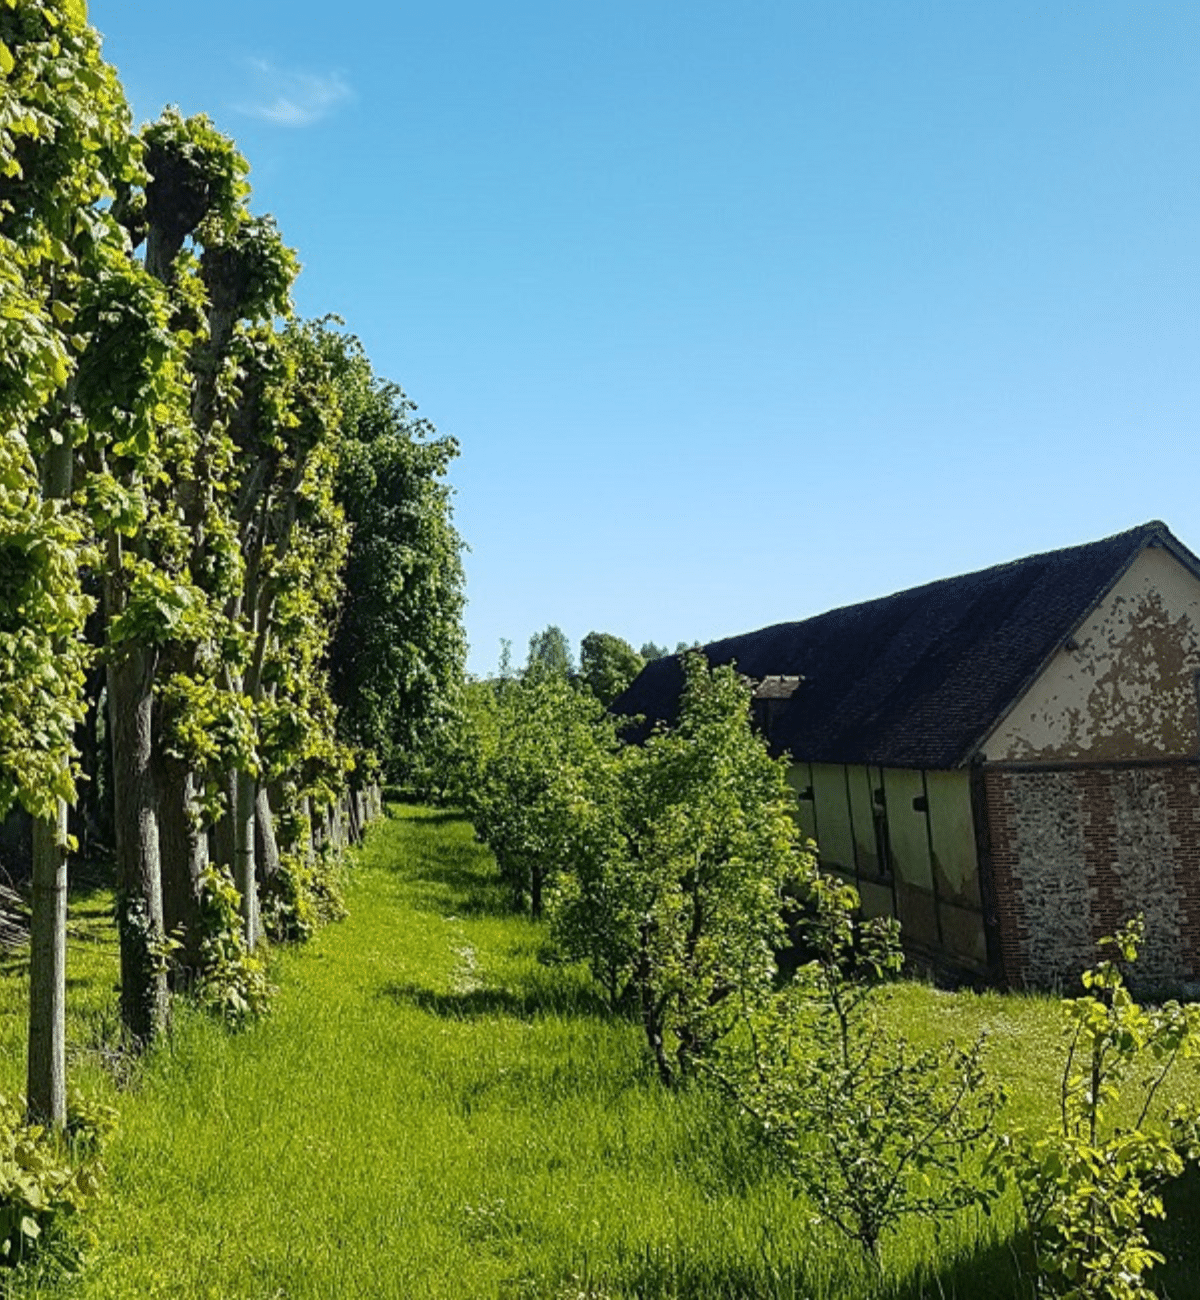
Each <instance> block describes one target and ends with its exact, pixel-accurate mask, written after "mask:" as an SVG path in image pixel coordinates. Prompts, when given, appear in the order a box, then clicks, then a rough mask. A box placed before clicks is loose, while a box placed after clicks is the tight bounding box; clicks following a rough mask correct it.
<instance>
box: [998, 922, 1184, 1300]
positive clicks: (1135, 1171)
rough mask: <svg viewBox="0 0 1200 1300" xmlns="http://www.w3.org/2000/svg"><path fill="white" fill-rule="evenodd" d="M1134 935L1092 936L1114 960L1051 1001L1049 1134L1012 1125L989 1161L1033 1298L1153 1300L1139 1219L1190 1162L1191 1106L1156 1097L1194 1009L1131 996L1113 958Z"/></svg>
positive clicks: (1135, 943) (1150, 1253)
mask: <svg viewBox="0 0 1200 1300" xmlns="http://www.w3.org/2000/svg"><path fill="white" fill-rule="evenodd" d="M1144 929H1145V927H1144V924H1143V922H1142V920H1141V918H1138V919H1136V920H1133V921H1131V922H1129V923H1128V924H1127V925H1126V926H1124V927H1123V928H1122V929H1121V930H1119V931H1118V932H1117V934H1116V935H1115V936H1114V937H1112V938H1106V939H1103V940H1101V944H1102V945H1104V946H1107V947H1112V948H1115V949H1116V956H1115V957H1114V959H1112V960H1107V961H1101V962H1099V963H1098V964H1097V965H1096V966H1095V967H1093V968H1092V969H1090V970H1087V971H1085V972H1084V974H1083V986H1084V989H1085V993H1084V995H1083V996H1082V997H1078V998H1068V999H1066V1000H1065V1001H1064V1003H1063V1006H1064V1010H1065V1011H1066V1017H1067V1026H1066V1032H1067V1033H1068V1034H1069V1036H1070V1048H1069V1050H1068V1052H1067V1059H1066V1064H1065V1065H1064V1067H1063V1073H1062V1081H1061V1091H1060V1094H1059V1099H1058V1101H1059V1104H1058V1123H1057V1126H1056V1128H1057V1131H1052V1132H1050V1133H1048V1134H1046V1135H1045V1136H1033V1135H1031V1134H1029V1133H1027V1132H1024V1131H1022V1130H1018V1131H1016V1132H1015V1133H1013V1134H1012V1135H1011V1136H1008V1137H1006V1138H1005V1139H1003V1141H1001V1142H1000V1143H999V1144H998V1145H997V1147H996V1150H995V1152H994V1155H993V1166H994V1168H995V1169H996V1171H997V1173H998V1174H1000V1175H1002V1176H1003V1175H1007V1176H1008V1177H1010V1178H1012V1179H1013V1180H1015V1182H1016V1184H1017V1187H1018V1189H1019V1190H1020V1194H1021V1201H1022V1205H1023V1207H1024V1212H1025V1219H1026V1223H1027V1226H1028V1229H1029V1234H1030V1239H1031V1243H1032V1249H1033V1255H1034V1267H1035V1270H1036V1272H1037V1275H1038V1277H1039V1280H1040V1284H1041V1288H1042V1290H1043V1293H1045V1294H1051V1295H1059V1296H1066V1297H1069V1298H1070V1300H1092V1298H1093V1297H1094V1298H1096V1300H1136V1297H1140V1296H1149V1295H1152V1294H1154V1292H1153V1290H1152V1288H1151V1286H1150V1284H1149V1282H1148V1281H1147V1280H1146V1277H1145V1274H1146V1273H1147V1272H1148V1271H1149V1270H1150V1268H1151V1267H1152V1266H1153V1265H1154V1264H1156V1263H1162V1262H1163V1257H1162V1255H1161V1254H1159V1253H1158V1252H1157V1251H1155V1250H1152V1249H1151V1246H1150V1241H1149V1238H1148V1236H1147V1234H1146V1221H1147V1220H1148V1219H1151V1218H1162V1217H1163V1213H1164V1210H1163V1201H1162V1197H1161V1196H1160V1195H1159V1191H1160V1189H1161V1188H1162V1186H1163V1184H1164V1183H1166V1182H1167V1181H1169V1180H1170V1179H1172V1178H1175V1177H1177V1176H1178V1175H1179V1174H1180V1173H1181V1172H1182V1170H1183V1167H1184V1160H1185V1158H1189V1159H1195V1158H1196V1157H1197V1156H1198V1155H1200V1109H1198V1108H1197V1107H1195V1106H1191V1107H1186V1108H1178V1107H1175V1108H1172V1107H1169V1106H1167V1105H1165V1104H1164V1103H1163V1102H1162V1100H1161V1089H1162V1086H1163V1084H1164V1083H1165V1081H1166V1079H1167V1077H1168V1075H1169V1074H1170V1073H1171V1071H1172V1070H1173V1068H1174V1067H1175V1065H1176V1063H1177V1062H1179V1061H1180V1060H1183V1059H1188V1058H1194V1057H1195V1056H1196V1054H1197V1045H1198V1043H1200V1032H1198V1031H1200V1007H1198V1006H1196V1005H1195V1004H1189V1005H1186V1006H1181V1005H1180V1004H1179V1003H1177V1002H1167V1003H1164V1004H1163V1005H1162V1006H1160V1007H1142V1006H1139V1005H1138V1004H1137V1002H1135V1001H1134V999H1133V997H1132V996H1131V994H1130V992H1129V990H1128V988H1127V987H1126V983H1125V977H1124V974H1123V973H1122V970H1121V963H1126V964H1128V963H1132V962H1133V961H1135V960H1136V958H1137V951H1138V947H1139V946H1140V944H1141V941H1142V937H1143V934H1144ZM1130 1120H1132V1122H1129V1121H1130Z"/></svg>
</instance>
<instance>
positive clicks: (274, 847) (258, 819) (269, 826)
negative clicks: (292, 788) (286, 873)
mask: <svg viewBox="0 0 1200 1300" xmlns="http://www.w3.org/2000/svg"><path fill="white" fill-rule="evenodd" d="M254 833H255V837H256V838H255V843H254V849H255V856H256V858H257V860H258V878H259V880H261V881H264V882H265V881H268V880H270V879H271V877H272V876H273V875H275V873H276V872H277V871H278V870H279V841H278V840H277V839H276V837H275V812H274V810H273V809H272V807H271V799H270V792H269V791H268V789H267V787H266V786H265V785H260V786H259V787H258V795H257V798H256V800H255V817H254Z"/></svg>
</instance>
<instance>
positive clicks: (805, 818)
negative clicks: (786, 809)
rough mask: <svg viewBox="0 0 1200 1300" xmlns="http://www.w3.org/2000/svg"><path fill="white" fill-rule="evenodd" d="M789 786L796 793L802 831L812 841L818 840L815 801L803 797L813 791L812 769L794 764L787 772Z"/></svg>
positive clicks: (806, 765)
mask: <svg viewBox="0 0 1200 1300" xmlns="http://www.w3.org/2000/svg"><path fill="white" fill-rule="evenodd" d="M787 781H788V785H790V786H791V787H792V789H793V790H795V792H796V817H797V819H798V820H799V822H800V829H801V830H802V831H803V832H804V834H805V835H806V836H807V837H808V838H809V839H810V840H815V839H816V838H817V827H816V823H815V821H814V818H813V801H812V799H805V798H803V797H802V796H803V795H804V792H805V791H806V790H811V789H812V767H811V766H810V765H809V764H808V763H793V764H792V765H791V766H790V767H789V768H788V770H787Z"/></svg>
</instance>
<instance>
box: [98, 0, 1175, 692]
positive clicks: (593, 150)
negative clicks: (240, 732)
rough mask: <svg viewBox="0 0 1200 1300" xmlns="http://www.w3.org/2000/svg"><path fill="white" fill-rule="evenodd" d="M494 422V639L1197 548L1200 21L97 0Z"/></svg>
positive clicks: (441, 392)
mask: <svg viewBox="0 0 1200 1300" xmlns="http://www.w3.org/2000/svg"><path fill="white" fill-rule="evenodd" d="M91 17H92V21H93V23H94V24H95V25H96V26H97V27H98V28H99V29H100V31H101V32H102V33H104V35H105V37H106V41H105V52H106V54H107V56H108V57H109V59H110V60H111V61H112V62H114V63H115V64H116V65H117V67H118V69H119V70H120V72H121V74H122V77H123V79H124V82H125V85H126V89H127V91H128V93H129V94H130V96H131V99H132V101H133V104H134V109H135V112H136V113H137V115H138V116H139V118H148V117H152V116H154V115H156V114H157V112H158V111H159V110H160V109H161V107H162V106H163V105H164V104H166V103H176V104H179V105H180V107H181V108H182V109H183V110H184V111H185V112H189V113H191V112H201V111H203V112H207V113H208V114H209V115H210V116H211V117H213V118H214V120H215V121H216V122H217V124H218V125H219V126H220V127H221V128H222V129H223V130H225V131H227V132H228V133H229V134H231V135H233V136H234V137H235V139H236V140H237V141H238V143H239V145H240V146H241V148H242V150H243V152H244V153H245V154H246V155H247V156H248V158H249V159H250V162H251V166H252V174H251V180H252V182H253V184H254V187H255V196H254V206H255V208H256V209H257V210H259V211H269V212H273V213H274V214H275V215H276V217H277V218H278V220H279V223H280V226H281V228H282V230H283V232H284V235H285V237H286V238H287V239H288V241H289V242H290V243H292V244H293V245H294V246H295V247H296V248H297V249H298V250H299V253H300V256H301V260H302V261H303V263H304V267H305V269H304V272H303V275H302V277H301V280H300V284H299V286H298V292H297V303H298V306H299V308H300V310H301V311H302V312H303V313H304V314H306V315H320V314H323V313H325V312H329V311H333V312H337V313H339V314H341V315H342V316H344V317H345V318H346V321H347V324H348V326H349V327H350V328H351V329H353V330H354V331H355V332H356V333H358V334H359V335H360V337H361V338H362V339H363V341H364V343H365V345H366V347H367V350H368V352H369V354H370V356H371V358H372V361H373V362H374V365H375V367H376V369H377V371H378V372H379V373H381V374H383V375H386V376H388V377H389V378H392V379H395V380H396V381H397V382H399V383H400V384H401V385H402V386H403V387H404V388H405V390H406V391H407V392H408V393H409V395H410V396H411V397H412V398H413V399H414V400H415V401H416V402H417V403H418V405H419V407H420V410H421V413H422V414H423V415H425V416H427V417H428V418H430V419H431V420H433V421H434V423H435V424H436V425H437V426H438V428H439V429H440V430H441V431H442V432H445V433H450V434H453V435H454V436H455V437H456V438H457V439H458V440H459V441H460V443H461V446H462V455H461V458H460V460H459V461H458V462H457V465H456V468H455V471H454V474H453V478H454V482H455V485H456V487H457V493H458V495H457V506H456V509H457V523H458V526H459V528H460V530H461V532H462V533H463V535H464V537H465V538H466V540H467V542H468V544H469V546H470V548H471V550H470V554H469V555H468V556H467V578H468V591H467V594H468V599H469V605H468V609H467V629H468V635H469V637H470V641H471V646H472V653H471V666H472V668H473V669H475V670H476V671H479V672H484V671H487V670H489V669H490V668H492V667H493V666H494V665H495V663H496V660H497V657H498V650H499V640H500V638H501V637H508V638H511V639H512V640H513V642H514V645H515V649H516V652H517V655H518V657H520V656H521V654H522V653H523V649H524V646H525V644H526V642H527V640H528V638H529V636H530V634H531V633H533V632H534V631H536V630H538V629H540V628H542V627H545V626H546V625H547V624H549V623H557V624H559V625H560V626H561V627H562V628H563V629H564V630H565V631H566V632H567V634H568V635H569V636H570V637H571V638H572V639H573V640H574V641H575V642H578V640H579V638H580V637H582V636H583V635H584V634H585V633H586V632H589V631H591V630H600V631H608V632H615V633H617V634H619V635H621V636H624V637H626V638H627V639H629V640H630V641H632V642H633V643H634V644H635V645H639V644H641V642H643V641H646V640H655V641H658V642H666V643H668V644H670V645H671V646H673V645H674V644H675V642H676V641H679V640H688V641H691V640H701V641H706V640H710V639H712V638H714V637H718V636H722V635H727V634H731V633H735V632H740V631H746V630H749V629H751V628H754V627H758V626H761V625H764V624H767V623H772V622H778V621H781V620H785V619H792V618H800V617H804V616H805V615H807V614H811V613H817V612H819V611H821V610H823V609H827V608H831V607H833V606H835V605H840V604H847V603H850V602H853V601H857V600H862V599H866V598H868V597H871V596H876V595H882V594H885V593H887V592H889V591H893V590H897V589H900V588H902V587H906V586H911V585H914V584H916V583H919V582H923V581H927V580H930V579H933V578H937V577H943V576H946V575H948V574H952V573H958V572H963V571H966V570H968V569H972V568H978V567H982V566H984V565H987V564H992V563H996V562H999V561H1002V560H1007V559H1012V558H1015V557H1017V556H1019V555H1023V554H1028V553H1029V552H1031V551H1035V550H1043V549H1049V548H1052V547H1056V546H1061V545H1069V544H1071V543H1074V542H1080V541H1085V540H1090V539H1092V538H1095V537H1100V536H1104V535H1106V534H1108V533H1111V532H1115V531H1118V530H1120V529H1123V528H1126V527H1130V526H1132V525H1133V524H1136V523H1140V522H1143V521H1145V520H1147V519H1151V518H1162V519H1165V520H1166V521H1167V522H1168V523H1169V524H1170V525H1171V526H1172V528H1173V529H1174V530H1175V532H1176V533H1177V534H1178V535H1179V536H1180V537H1181V538H1182V540H1183V541H1185V542H1187V543H1189V544H1190V545H1191V546H1192V547H1193V549H1200V508H1198V506H1197V490H1198V484H1200V473H1198V471H1200V5H1197V4H1195V2H1194V0H1179V2H1173V3H1168V2H1162V0H1127V2H1126V3H1107V2H1106V0H1089V3H1087V4H1067V3H1059V4H1046V3H1044V0H1038V3H1025V2H1023V0H972V3H969V4H966V3H963V2H962V0H929V2H926V0H908V2H906V3H904V4H897V3H895V0H870V2H857V3H856V2H855V0H836V2H835V0H824V2H822V3H817V2H815V0H790V2H788V3H783V2H775V0H742V3H740V4H738V5H736V6H734V5H732V4H729V3H728V2H727V0H726V2H725V3H721V4H716V3H711V2H710V0H688V2H687V3H684V2H683V0H640V3H630V2H629V0H607V2H606V3H603V4H600V3H591V4H583V3H578V2H575V3H572V2H570V0H557V2H556V3H550V2H548V0H546V2H543V0H536V2H532V3H530V2H517V3H509V4H507V5H500V4H485V3H482V0H443V3H441V4H437V5H433V4H428V3H425V4H420V5H413V4H408V3H405V2H404V0H397V2H396V3H390V4H381V3H372V2H368V0H342V3H341V4H339V5H336V6H331V5H329V4H322V5H319V6H318V5H316V4H311V3H307V0H289V2H288V3H286V4H285V3H282V2H281V0H252V2H249V3H247V2H243V3H241V4H236V5H235V4H233V3H230V2H229V0H208V2H207V3H206V4H205V5H204V6H203V7H202V8H200V9H197V8H196V7H195V6H175V5H170V6H166V5H156V4H155V5H152V4H149V3H139V2H138V0H93V2H92V4H91Z"/></svg>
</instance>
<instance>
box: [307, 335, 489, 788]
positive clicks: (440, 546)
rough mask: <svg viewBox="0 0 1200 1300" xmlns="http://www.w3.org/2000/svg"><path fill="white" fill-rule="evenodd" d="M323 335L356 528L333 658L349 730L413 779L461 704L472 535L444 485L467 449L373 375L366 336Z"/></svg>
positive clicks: (341, 494) (344, 498) (344, 492)
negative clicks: (463, 533) (466, 535)
mask: <svg viewBox="0 0 1200 1300" xmlns="http://www.w3.org/2000/svg"><path fill="white" fill-rule="evenodd" d="M323 337H324V346H325V350H326V354H327V355H328V356H329V358H330V360H331V363H332V365H333V366H334V370H335V375H336V384H337V391H338V398H339V401H340V403H341V407H342V417H343V418H342V439H341V447H340V459H339V466H338V478H337V495H338V500H339V501H340V502H341V504H342V506H343V508H344V510H345V512H346V518H347V520H348V521H349V524H350V527H351V530H352V533H351V541H350V552H349V556H348V559H347V563H346V571H345V594H344V597H343V602H342V610H341V617H340V620H339V622H338V627H337V633H336V636H335V639H334V642H333V647H332V650H331V656H330V663H331V669H332V685H333V694H334V698H335V700H336V701H337V705H338V709H339V730H340V734H341V735H342V737H343V738H344V739H345V740H346V741H347V742H348V743H349V744H351V745H352V746H355V747H356V748H358V749H361V750H370V751H373V752H374V753H375V754H377V755H378V756H379V758H380V759H381V760H382V762H383V764H384V766H385V768H386V770H388V771H389V773H390V774H391V775H392V777H393V779H398V780H410V779H413V778H414V777H415V776H417V775H418V774H419V772H420V771H421V770H423V769H424V767H425V766H426V765H427V763H428V756H429V754H430V752H431V751H432V750H434V749H435V748H436V747H437V746H438V745H439V744H440V742H441V739H442V737H443V736H444V734H445V732H446V730H447V728H448V727H450V726H451V725H452V724H453V722H454V720H455V719H456V718H457V716H458V714H459V711H460V707H461V691H462V685H463V674H464V667H465V662H466V638H465V635H464V632H463V624H462V612H463V599H464V598H463V569H462V558H461V556H462V540H461V539H460V537H459V535H458V533H457V532H456V530H455V528H454V523H453V512H452V506H451V489H450V486H449V484H448V483H447V480H446V474H447V470H448V468H449V465H450V462H451V461H452V460H453V459H454V457H455V456H457V455H458V445H457V443H455V441H454V439H452V438H446V437H438V436H437V433H436V431H435V429H434V428H433V426H432V425H431V424H430V423H429V422H428V421H427V420H422V419H418V418H416V415H415V412H416V407H415V406H414V405H413V403H412V402H410V401H409V400H408V398H407V397H406V396H405V395H404V393H403V391H402V390H401V389H400V388H398V387H397V386H396V385H395V384H393V383H389V382H387V381H386V380H381V379H379V378H378V377H377V376H376V375H375V374H374V373H373V371H372V369H371V365H370V363H369V361H368V360H367V358H366V355H365V354H364V353H363V350H362V347H361V345H360V344H359V343H358V340H357V339H354V338H352V337H347V336H345V335H341V334H338V333H336V332H334V331H333V330H332V329H329V328H328V327H325V329H324V332H323Z"/></svg>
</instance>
